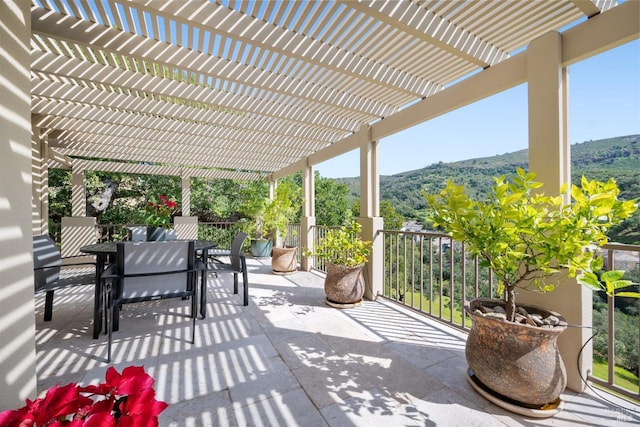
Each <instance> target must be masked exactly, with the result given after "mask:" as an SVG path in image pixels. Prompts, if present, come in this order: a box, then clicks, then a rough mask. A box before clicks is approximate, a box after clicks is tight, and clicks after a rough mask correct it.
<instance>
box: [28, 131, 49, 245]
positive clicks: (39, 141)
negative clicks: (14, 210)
mask: <svg viewBox="0 0 640 427" xmlns="http://www.w3.org/2000/svg"><path fill="white" fill-rule="evenodd" d="M31 152H32V153H33V155H32V157H31V177H32V185H31V215H32V217H31V224H32V225H31V231H32V233H33V235H34V236H37V235H40V234H47V233H48V232H49V168H48V166H47V158H48V153H47V144H46V143H45V140H44V138H42V137H41V136H40V128H39V127H36V126H31Z"/></svg>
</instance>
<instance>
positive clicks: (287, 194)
mask: <svg viewBox="0 0 640 427" xmlns="http://www.w3.org/2000/svg"><path fill="white" fill-rule="evenodd" d="M295 196H296V191H295V188H294V186H293V184H292V183H291V182H289V181H282V182H280V184H279V185H278V187H277V188H276V194H275V197H274V198H273V200H271V201H270V202H269V203H268V204H267V206H266V209H265V213H264V223H265V228H267V229H268V230H269V231H270V232H271V233H272V237H273V241H274V242H275V244H274V245H273V248H272V251H271V270H272V271H273V272H274V273H277V274H286V273H291V272H293V271H296V269H297V267H298V259H297V256H296V255H297V248H296V247H295V246H286V239H287V226H288V225H289V223H290V222H291V220H292V218H293V215H294V214H295V211H296V207H295V206H294V203H293V202H294V200H295Z"/></svg>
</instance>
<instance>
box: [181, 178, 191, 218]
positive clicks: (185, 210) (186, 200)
mask: <svg viewBox="0 0 640 427" xmlns="http://www.w3.org/2000/svg"><path fill="white" fill-rule="evenodd" d="M181 208H182V216H184V217H188V216H189V215H191V177H188V176H187V177H182V206H181Z"/></svg>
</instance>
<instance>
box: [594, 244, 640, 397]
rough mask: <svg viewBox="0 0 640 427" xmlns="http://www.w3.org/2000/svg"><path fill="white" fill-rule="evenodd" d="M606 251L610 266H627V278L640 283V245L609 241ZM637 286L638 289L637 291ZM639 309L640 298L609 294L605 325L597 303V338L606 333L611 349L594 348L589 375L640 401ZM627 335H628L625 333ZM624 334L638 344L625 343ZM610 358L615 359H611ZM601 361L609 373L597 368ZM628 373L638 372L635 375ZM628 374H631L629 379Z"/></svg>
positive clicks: (606, 264)
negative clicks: (601, 320) (592, 366)
mask: <svg viewBox="0 0 640 427" xmlns="http://www.w3.org/2000/svg"><path fill="white" fill-rule="evenodd" d="M602 255H603V257H604V261H605V269H606V270H624V271H625V276H624V279H627V280H631V281H632V282H634V283H640V245H623V244H617V243H611V244H607V245H605V246H604V247H603V248H602ZM637 290H638V289H635V291H637ZM596 298H597V297H596ZM596 298H594V300H595V299H596ZM633 306H635V307H633ZM622 307H626V310H627V312H631V313H635V316H633V315H629V314H623V311H622ZM639 313H640V300H638V299H630V298H627V299H624V298H620V297H615V298H613V297H607V310H606V319H607V320H606V323H607V324H606V328H605V327H604V325H602V324H600V323H599V322H597V321H595V319H596V318H598V319H599V318H600V317H597V314H598V310H597V305H596V304H594V325H593V326H594V330H595V335H594V339H595V338H596V337H598V336H599V337H602V336H606V349H607V353H606V355H605V354H598V352H597V351H596V349H595V348H594V369H593V370H592V372H590V373H589V376H588V378H589V380H590V381H592V382H593V383H595V384H598V385H599V386H601V387H604V388H606V389H608V390H610V391H613V392H615V393H619V394H621V395H623V396H626V397H629V398H631V399H634V400H636V401H640V383H639V382H638V377H639V376H640V372H639V370H640V315H639ZM633 317H635V320H634V319H633ZM630 321H633V322H632V324H635V328H629V324H630V323H631V322H630ZM618 323H621V324H620V327H618ZM625 324H626V327H625ZM605 334H606V335H605ZM627 334H629V335H627ZM623 335H627V336H625V337H623ZM623 338H624V341H625V342H627V343H629V342H631V343H633V342H635V345H632V346H626V345H624V344H623V343H622V341H623ZM594 347H595V346H594ZM629 347H632V348H629ZM622 353H625V354H622ZM622 356H624V357H622ZM610 361H613V362H614V363H610ZM601 362H604V363H605V365H606V374H604V375H603V372H602V370H596V365H597V364H599V363H601ZM627 374H631V375H634V376H635V378H633V377H631V375H627ZM625 376H627V378H626V379H625V378H624V377H625ZM633 380H635V385H633Z"/></svg>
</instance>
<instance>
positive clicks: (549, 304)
mask: <svg viewBox="0 0 640 427" xmlns="http://www.w3.org/2000/svg"><path fill="white" fill-rule="evenodd" d="M561 58H562V36H561V35H560V34H558V33H548V34H546V35H544V36H542V37H540V38H538V39H536V40H534V41H533V43H531V45H530V46H529V49H528V63H527V73H528V81H529V88H528V89H529V169H530V170H531V171H533V172H536V173H537V175H538V176H537V180H538V181H540V182H542V183H544V186H543V187H542V188H541V191H544V192H545V194H548V195H557V194H559V191H560V187H561V185H562V184H564V183H570V181H571V168H570V165H571V155H570V149H569V141H568V133H569V132H568V117H567V116H568V103H567V99H568V87H567V86H568V73H567V70H566V69H564V68H563V67H562V64H561ZM568 201H569V198H568V197H565V202H568ZM591 298H592V295H591V291H590V290H588V289H587V288H585V287H583V286H580V285H578V284H577V283H576V282H575V280H572V281H570V282H569V283H564V284H562V285H560V286H559V287H557V288H556V290H554V291H553V292H552V293H547V294H539V293H535V292H527V291H522V292H520V293H519V295H518V301H519V302H521V303H528V304H535V305H539V306H543V307H545V308H548V309H551V310H553V311H557V312H559V313H560V314H562V315H563V316H564V317H565V318H566V319H567V321H568V322H569V324H573V325H583V326H591V324H592V300H591ZM589 337H590V330H589V329H581V328H569V329H568V330H567V331H565V332H564V333H563V334H562V335H561V336H560V339H559V340H558V343H559V348H560V353H561V354H562V358H563V360H564V362H565V366H566V368H567V387H568V388H570V389H572V390H575V391H579V392H581V391H584V388H585V385H584V383H583V381H582V379H581V378H580V375H579V373H578V370H577V363H580V369H581V371H582V372H583V373H586V372H587V371H588V370H590V369H591V363H592V356H593V350H592V346H591V345H589V346H587V347H586V348H585V350H583V352H582V354H581V356H580V360H578V353H579V350H580V348H581V347H582V345H583V344H584V343H585V342H586V341H587V340H588V339H589Z"/></svg>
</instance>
